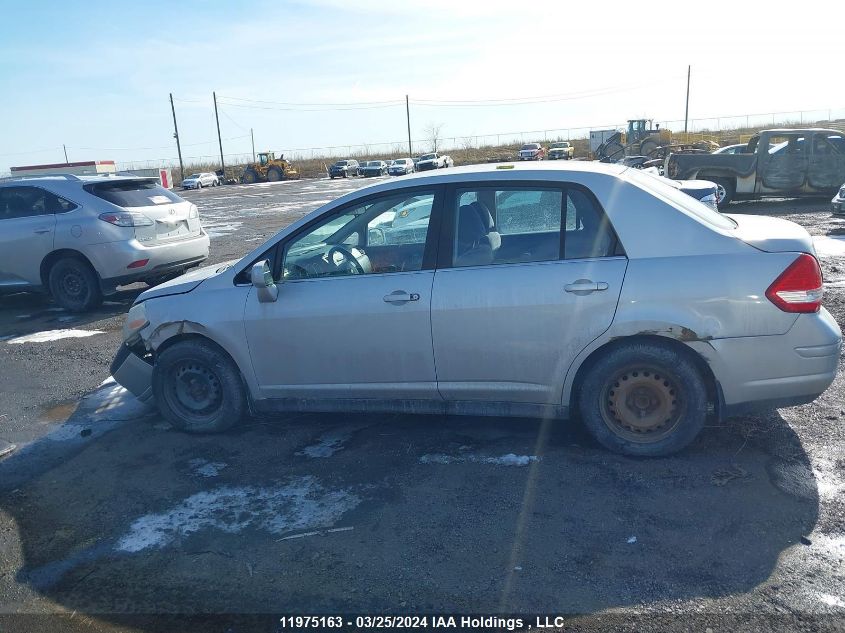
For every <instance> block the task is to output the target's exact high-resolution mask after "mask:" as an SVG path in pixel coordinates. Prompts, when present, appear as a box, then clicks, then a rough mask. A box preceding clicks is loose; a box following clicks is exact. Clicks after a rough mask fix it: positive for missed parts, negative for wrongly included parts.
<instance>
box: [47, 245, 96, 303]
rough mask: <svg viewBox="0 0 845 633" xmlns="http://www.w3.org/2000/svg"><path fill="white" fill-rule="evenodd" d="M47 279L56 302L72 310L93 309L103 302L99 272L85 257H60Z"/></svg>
mask: <svg viewBox="0 0 845 633" xmlns="http://www.w3.org/2000/svg"><path fill="white" fill-rule="evenodd" d="M47 281H48V286H49V287H50V294H51V295H52V296H53V299H54V300H55V302H56V303H58V304H59V305H60V306H61V307H63V308H65V309H67V310H70V311H71V312H85V311H87V310H93V309H94V308H96V307H98V306H99V305H100V304H101V303H102V302H103V293H102V291H101V290H100V280H99V278H98V277H97V273H96V272H94V269H93V268H91V265H90V264H89V263H88V262H86V261H85V260H83V259H80V258H76V257H65V258H63V259H60V260H59V261H57V262H56V263H55V264H53V266H52V267H51V268H50V273H49V275H48V278H47Z"/></svg>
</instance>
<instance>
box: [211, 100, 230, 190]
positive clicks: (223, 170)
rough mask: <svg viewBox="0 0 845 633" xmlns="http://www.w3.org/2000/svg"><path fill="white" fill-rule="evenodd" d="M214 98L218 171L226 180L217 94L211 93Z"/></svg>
mask: <svg viewBox="0 0 845 633" xmlns="http://www.w3.org/2000/svg"><path fill="white" fill-rule="evenodd" d="M211 95H212V96H213V97H214V120H215V121H217V142H218V143H219V144H220V171H222V172H223V180H224V181H225V180H226V165H225V163H224V162H223V138H222V137H221V136H220V117H218V116H217V92H216V91H215V92H212V93H211Z"/></svg>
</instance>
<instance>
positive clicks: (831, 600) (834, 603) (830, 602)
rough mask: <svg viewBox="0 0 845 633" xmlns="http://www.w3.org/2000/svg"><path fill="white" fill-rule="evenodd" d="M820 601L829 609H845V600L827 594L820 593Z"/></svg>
mask: <svg viewBox="0 0 845 633" xmlns="http://www.w3.org/2000/svg"><path fill="white" fill-rule="evenodd" d="M819 601H821V602H823V603H824V604H826V605H827V606H829V607H839V608H840V609H845V600H842V599H841V598H837V597H836V596H831V595H830V594H827V593H820V594H819Z"/></svg>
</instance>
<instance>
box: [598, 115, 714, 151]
mask: <svg viewBox="0 0 845 633" xmlns="http://www.w3.org/2000/svg"><path fill="white" fill-rule="evenodd" d="M652 126H653V127H652ZM594 138H595V139H596V141H598V140H599V139H601V143H600V144H598V145H597V146H596V149H595V150H593V153H594V155H595V158H596V159H597V160H601V161H605V162H615V161H618V160H620V159H621V158H622V157H624V156H647V157H648V158H649V159H657V158H661V159H662V158H665V157H666V155H667V154H669V153H670V152H676V153H680V152H684V153H707V154H709V153H710V152H712V151H714V150H716V149H718V147H719V146H718V144H716V143H714V142H713V141H709V140H705V139H698V140H694V141H690V140H689V139H686V140H685V141H684V142H674V141H673V138H672V132H671V131H669V130H667V129H662V130H661V129H660V124H659V123H653V122H652V120H651V119H630V120H629V121H628V129H627V131H626V132H620V131H615V132H614V131H607V130H596V131H591V132H590V144H591V147H592V145H593V142H594Z"/></svg>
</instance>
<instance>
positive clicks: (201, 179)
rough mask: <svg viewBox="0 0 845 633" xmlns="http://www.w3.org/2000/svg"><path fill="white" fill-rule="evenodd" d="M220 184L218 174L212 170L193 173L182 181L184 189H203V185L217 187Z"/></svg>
mask: <svg viewBox="0 0 845 633" xmlns="http://www.w3.org/2000/svg"><path fill="white" fill-rule="evenodd" d="M219 184H220V181H219V180H218V178H217V174H212V173H211V172H207V171H204V172H201V173H199V174H191V175H190V176H188V177H187V178H185V180H183V181H182V189H202V188H203V187H216V186H217V185H219Z"/></svg>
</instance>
